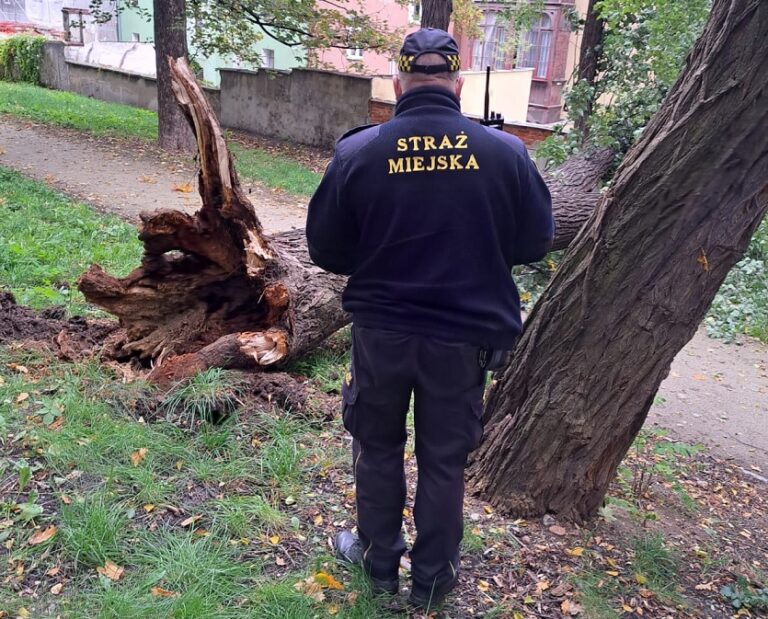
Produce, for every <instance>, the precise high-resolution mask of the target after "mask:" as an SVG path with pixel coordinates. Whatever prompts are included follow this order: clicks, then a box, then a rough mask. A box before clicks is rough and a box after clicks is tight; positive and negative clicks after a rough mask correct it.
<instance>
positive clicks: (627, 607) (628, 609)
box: [621, 604, 635, 613]
mask: <svg viewBox="0 0 768 619" xmlns="http://www.w3.org/2000/svg"><path fill="white" fill-rule="evenodd" d="M621 607H622V608H623V609H624V611H625V612H628V613H633V612H635V609H634V608H632V607H631V606H630V605H629V604H622V606H621Z"/></svg>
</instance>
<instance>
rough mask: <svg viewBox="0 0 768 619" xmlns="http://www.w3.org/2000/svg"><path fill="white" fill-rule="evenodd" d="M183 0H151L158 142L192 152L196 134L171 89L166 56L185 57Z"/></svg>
mask: <svg viewBox="0 0 768 619" xmlns="http://www.w3.org/2000/svg"><path fill="white" fill-rule="evenodd" d="M185 4H186V2H185V0H154V24H155V59H156V66H157V116H158V121H159V127H158V143H159V145H160V148H163V149H165V150H179V151H194V149H195V137H194V135H193V134H192V132H191V131H190V129H189V124H188V123H187V121H186V119H185V118H184V114H182V112H181V109H180V108H179V106H178V105H176V100H175V99H174V96H173V91H172V90H171V73H170V70H169V68H168V61H167V58H169V57H170V58H184V59H186V57H187V25H186V24H187V21H186V12H185V11H186V7H185Z"/></svg>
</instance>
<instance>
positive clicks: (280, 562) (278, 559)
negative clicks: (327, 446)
mask: <svg viewBox="0 0 768 619" xmlns="http://www.w3.org/2000/svg"><path fill="white" fill-rule="evenodd" d="M275 564H276V565H279V566H280V567H285V564H286V561H285V559H283V558H282V557H280V556H277V557H275Z"/></svg>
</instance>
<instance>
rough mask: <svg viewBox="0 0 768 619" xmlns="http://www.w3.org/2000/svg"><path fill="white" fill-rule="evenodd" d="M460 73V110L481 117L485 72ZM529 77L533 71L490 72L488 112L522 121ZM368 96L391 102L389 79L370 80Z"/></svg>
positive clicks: (377, 78)
mask: <svg viewBox="0 0 768 619" xmlns="http://www.w3.org/2000/svg"><path fill="white" fill-rule="evenodd" d="M461 74H462V76H464V87H463V88H462V91H461V111H462V112H464V113H465V114H470V115H472V116H482V115H483V110H484V107H485V71H462V72H461ZM532 77H533V69H514V70H512V71H494V72H493V73H491V87H490V89H489V92H490V100H491V111H493V112H500V113H501V114H502V116H504V118H505V119H506V120H509V121H513V122H524V121H525V119H526V117H527V115H528V97H529V95H530V93H531V79H532ZM371 96H372V97H373V98H374V99H379V100H381V101H394V100H395V90H394V88H393V86H392V78H391V77H375V78H373V85H372V94H371Z"/></svg>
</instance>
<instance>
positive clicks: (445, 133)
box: [306, 28, 554, 610]
mask: <svg viewBox="0 0 768 619" xmlns="http://www.w3.org/2000/svg"><path fill="white" fill-rule="evenodd" d="M398 66H399V75H398V76H397V77H395V79H394V87H395V93H396V95H397V106H396V108H395V116H394V118H393V119H392V120H390V121H389V122H386V123H384V124H382V125H378V126H367V127H360V128H357V129H353V130H352V131H350V132H349V133H347V134H346V135H344V136H343V137H342V138H341V139H340V140H339V141H338V142H337V144H336V151H335V154H334V156H333V159H332V161H331V163H330V164H329V166H328V169H327V170H326V172H325V176H324V177H323V180H322V182H321V183H320V186H319V187H318V189H317V191H316V192H315V194H314V196H313V197H312V200H311V201H310V204H309V213H308V217H307V230H306V231H307V242H308V246H309V253H310V256H311V257H312V260H313V261H314V262H315V263H316V264H318V265H319V266H320V267H322V268H324V269H326V270H328V271H332V272H334V273H340V274H346V275H349V276H350V277H349V281H348V283H347V287H346V290H345V291H344V295H343V306H344V309H345V310H347V311H348V312H349V313H351V315H352V321H353V327H352V366H351V369H350V373H349V374H348V375H347V379H346V380H345V382H344V385H343V389H342V398H343V419H344V426H345V427H346V428H347V430H348V431H349V432H350V433H351V435H352V437H353V446H352V452H353V465H354V473H355V483H356V497H357V498H356V500H357V530H358V536H357V537H356V536H354V535H352V533H350V532H346V531H345V532H342V533H340V534H339V535H338V536H337V539H336V545H337V548H336V550H337V554H338V556H339V558H341V559H343V560H346V561H351V562H354V563H360V564H362V565H363V567H364V569H365V571H366V574H367V575H368V577H369V578H370V580H371V582H372V584H373V588H374V590H375V591H377V592H388V593H396V592H397V591H398V587H399V581H398V567H399V563H400V557H401V555H402V554H403V553H404V552H405V550H406V545H405V541H404V539H403V535H402V516H403V508H404V505H405V498H406V483H405V475H404V471H403V453H404V448H405V443H406V415H407V412H408V407H409V402H410V399H411V395H412V394H413V396H414V425H415V445H416V459H417V465H418V482H417V488H416V496H415V506H414V512H413V513H414V520H415V523H416V531H417V537H416V541H415V543H414V545H413V548H412V550H411V564H412V572H411V574H412V579H413V582H412V587H411V594H410V596H409V603H410V604H411V606H413V607H415V608H419V609H426V610H429V608H430V607H435V606H436V605H438V604H440V603H442V601H443V599H444V597H445V595H446V594H447V593H448V592H449V591H451V589H453V587H454V586H455V584H456V579H457V575H458V569H459V543H460V541H461V538H462V532H463V515H462V507H463V497H464V467H465V465H466V460H467V456H468V454H469V453H470V452H471V451H472V450H473V449H475V448H476V447H477V446H478V444H479V442H480V439H481V437H482V432H483V429H482V421H481V411H482V400H483V390H484V385H485V373H486V371H487V370H488V369H493V367H492V365H491V364H492V363H493V360H497V361H498V360H499V359H506V356H507V355H506V351H510V350H511V349H512V347H513V345H514V343H515V341H516V339H517V337H518V336H519V334H520V331H521V317H520V300H519V297H518V293H517V289H516V287H515V284H514V282H513V281H512V277H511V269H512V267H513V266H514V265H516V264H524V263H527V262H532V261H536V260H540V259H541V258H543V257H544V255H545V254H546V253H547V251H548V250H549V248H550V246H551V243H552V238H553V233H554V225H553V220H552V208H551V199H550V195H549V191H548V190H547V187H546V185H545V184H544V182H543V180H542V178H541V176H540V175H539V173H538V172H537V170H536V168H535V166H534V165H533V163H532V162H531V160H530V158H529V157H528V154H527V152H526V150H525V148H524V146H523V144H522V142H521V141H520V140H518V139H517V138H515V137H513V136H511V135H509V134H507V133H504V132H502V131H499V130H498V129H491V128H488V127H484V126H482V125H480V124H479V123H476V122H474V121H471V120H469V119H467V118H465V117H464V116H463V115H462V114H461V108H460V105H459V95H460V93H461V87H462V78H461V77H460V76H459V72H458V69H459V66H460V61H459V50H458V47H457V45H456V42H455V41H454V40H453V38H452V37H451V36H450V35H449V34H448V33H447V32H444V31H442V30H437V29H430V28H426V29H421V30H419V31H417V32H414V33H412V34H410V35H408V36H407V37H406V39H405V41H404V44H403V48H402V50H401V52H400V59H399V63H398Z"/></svg>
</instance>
